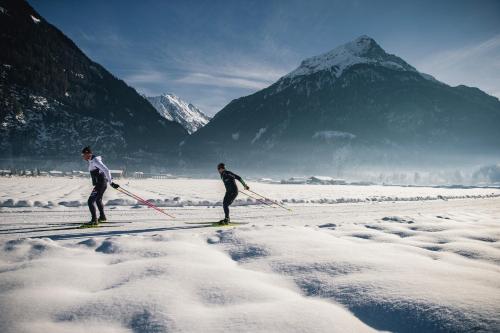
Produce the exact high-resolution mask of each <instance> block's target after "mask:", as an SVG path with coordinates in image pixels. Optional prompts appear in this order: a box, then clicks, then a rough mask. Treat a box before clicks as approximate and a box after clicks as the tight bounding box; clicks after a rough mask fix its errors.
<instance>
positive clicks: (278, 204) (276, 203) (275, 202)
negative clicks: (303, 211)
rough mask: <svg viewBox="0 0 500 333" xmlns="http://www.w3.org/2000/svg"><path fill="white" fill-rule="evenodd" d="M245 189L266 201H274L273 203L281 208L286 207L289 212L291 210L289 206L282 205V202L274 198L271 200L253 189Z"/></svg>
mask: <svg viewBox="0 0 500 333" xmlns="http://www.w3.org/2000/svg"><path fill="white" fill-rule="evenodd" d="M247 191H248V192H251V193H253V194H255V195H258V196H259V197H261V198H263V199H265V200H268V201H270V202H272V203H274V204H275V205H277V206H279V207H281V208H283V209H286V210H288V211H290V212H291V211H292V210H291V209H290V208H288V207H285V206H283V205H282V204H280V203H279V202H277V201H275V200H271V199H269V198H266V197H265V196H263V195H262V194H259V193H257V192H254V191H252V190H250V189H248V190H247Z"/></svg>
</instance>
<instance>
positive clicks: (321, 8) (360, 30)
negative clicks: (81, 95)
mask: <svg viewBox="0 0 500 333" xmlns="http://www.w3.org/2000/svg"><path fill="white" fill-rule="evenodd" d="M30 3H31V4H32V5H33V7H34V8H35V9H36V10H37V11H39V12H40V14H41V15H43V16H44V17H45V18H46V19H47V20H48V21H49V22H51V23H52V24H54V25H55V26H57V27H58V28H59V29H61V30H62V31H63V32H64V33H65V34H66V35H68V36H69V37H70V38H71V39H73V40H74V41H75V42H76V44H77V45H78V46H79V47H80V48H81V49H82V50H83V51H84V52H85V53H86V54H87V55H88V56H89V57H90V58H92V59H93V60H94V61H97V62H98V63H100V64H102V65H103V66H105V67H106V68H107V69H108V70H110V71H111V72H112V73H113V74H114V75H116V76H117V77H119V78H121V79H123V80H125V81H126V82H127V83H128V84H129V85H131V86H133V87H134V88H136V89H137V91H139V92H140V93H144V94H146V95H148V96H150V95H158V94H161V93H163V92H171V93H174V94H176V95H178V96H180V97H181V98H183V99H184V100H186V101H189V102H191V103H193V104H195V105H197V106H198V107H200V109H202V110H203V111H205V112H206V113H207V114H209V115H213V114H215V113H216V112H217V111H219V110H220V109H222V107H224V106H225V105H226V104H227V103H228V102H230V101H231V100H232V99H235V98H238V97H241V96H244V95H248V94H251V93H253V92H255V91H257V90H259V89H262V88H264V87H266V86H268V85H269V84H271V83H273V82H274V81H276V80H277V79H278V78H279V77H281V76H282V75H284V74H286V73H288V72H290V71H292V70H293V69H294V68H296V67H297V66H298V65H299V63H300V61H301V60H303V59H304V58H307V57H310V56H313V55H317V54H321V53H324V52H326V51H329V50H330V49H333V48H334V47H336V46H337V45H339V44H342V43H345V42H348V41H350V40H352V39H354V38H356V37H358V36H360V35H363V34H366V35H369V36H370V37H372V38H374V39H375V40H376V41H377V42H378V43H379V44H380V45H381V46H382V47H383V48H384V49H385V50H386V51H387V52H389V53H394V54H396V55H398V56H400V57H402V58H403V59H405V60H406V61H407V62H409V63H410V64H412V65H413V66H415V67H416V68H417V69H419V70H420V71H422V72H426V73H429V74H432V75H433V76H435V77H436V78H437V79H438V80H441V81H444V82H446V83H448V84H451V85H458V84H466V85H470V86H476V87H479V88H480V89H482V90H484V91H486V92H488V93H490V94H493V95H495V96H497V97H500V74H499V73H500V1H498V0H475V1H474V0H470V1H461V0H450V1H444V0H442V1H439V0H433V1H428V0H419V1H403V0H399V1H389V0H352V1H335V0H308V1H306V0H302V1H296V0H280V1H276V0H268V1H265V0H255V1H254V0H246V1H237V0H233V1H230V0H227V1H222V0H211V1H195V0H183V1H180V0H179V1H166V0H164V1H160V0H157V1H153V0H142V1H125V0H120V1H118V0H106V1H102V0H85V1H81V0H65V1H60V0H30Z"/></svg>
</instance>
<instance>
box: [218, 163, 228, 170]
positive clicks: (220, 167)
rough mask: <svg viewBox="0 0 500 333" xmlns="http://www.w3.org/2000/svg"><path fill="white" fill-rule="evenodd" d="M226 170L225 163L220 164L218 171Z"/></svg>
mask: <svg viewBox="0 0 500 333" xmlns="http://www.w3.org/2000/svg"><path fill="white" fill-rule="evenodd" d="M225 168H226V166H225V165H224V163H219V164H218V165H217V170H219V169H225Z"/></svg>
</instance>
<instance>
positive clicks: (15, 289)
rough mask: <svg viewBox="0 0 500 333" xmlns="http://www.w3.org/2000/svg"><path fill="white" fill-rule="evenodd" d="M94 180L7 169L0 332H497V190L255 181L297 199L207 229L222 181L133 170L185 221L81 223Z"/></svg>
mask: <svg viewBox="0 0 500 333" xmlns="http://www.w3.org/2000/svg"><path fill="white" fill-rule="evenodd" d="M88 182H89V181H88V180H87V179H67V178H43V177H40V178H1V179H0V187H1V189H2V191H1V192H0V196H1V197H0V203H2V206H3V207H1V208H0V332H2V333H3V332H7V333H8V332H43V331H47V332H56V333H57V332H234V331H239V332H365V331H375V330H390V331H397V332H471V331H474V332H481V331H484V332H498V331H500V315H499V313H500V224H499V221H500V198H499V197H498V195H500V191H499V190H496V189H443V188H408V187H382V186H314V185H269V184H258V183H250V186H251V187H252V188H253V189H255V190H256V191H257V192H262V193H264V194H267V195H269V196H271V197H273V198H275V199H279V200H284V199H286V200H288V201H292V199H293V201H294V203H290V204H289V207H291V208H292V211H291V212H289V211H286V210H283V209H279V208H271V207H268V206H264V205H258V204H256V203H255V202H250V203H251V204H249V203H248V202H240V203H241V205H240V206H237V207H234V208H233V209H232V217H233V220H236V221H241V222H248V224H245V225H241V226H238V227H224V228H214V227H210V226H208V225H204V224H192V223H194V222H209V221H215V220H217V219H218V218H220V217H221V211H222V209H221V207H219V206H218V205H217V203H218V201H219V200H220V198H221V196H222V195H223V187H222V184H221V182H220V181H217V180H192V179H191V180H189V179H178V180H130V181H129V180H125V181H122V182H120V183H121V184H123V185H128V187H127V188H128V189H129V190H131V191H135V192H137V194H139V195H142V196H144V197H145V198H147V199H155V200H156V201H155V202H157V203H163V206H166V207H164V208H165V209H167V210H168V211H169V212H171V213H172V214H174V215H175V216H176V219H168V218H164V216H163V215H161V214H157V212H155V211H154V210H151V209H148V208H145V207H144V206H136V205H134V204H135V202H125V201H120V200H117V199H125V197H122V196H121V194H120V193H118V192H116V191H114V190H113V189H108V191H107V192H106V195H105V200H104V201H105V202H108V201H109V202H110V205H108V206H107V207H106V209H107V212H108V219H109V220H110V222H109V223H108V224H107V225H103V227H102V228H99V229H84V230H81V229H74V227H75V226H77V225H79V224H80V223H81V222H82V221H86V220H87V219H88V212H87V209H86V207H85V206H82V204H85V201H86V198H87V195H88V192H89V191H90V185H89V183H88ZM241 198H243V195H242V196H241ZM423 198H427V199H431V200H422V199H423ZM452 198H456V199H452ZM458 198H461V199H458ZM113 200H114V201H113ZM311 201H314V202H311ZM342 201H344V202H342ZM6 202H7V204H6ZM37 202H38V203H37ZM49 202H52V205H49ZM172 202H176V203H177V204H175V205H174V204H172ZM203 202H205V204H203ZM60 203H62V204H60ZM115 203H120V204H119V205H115ZM111 204H113V205H111ZM7 206H13V207H7ZM169 206H170V207H169ZM172 206H175V207H172Z"/></svg>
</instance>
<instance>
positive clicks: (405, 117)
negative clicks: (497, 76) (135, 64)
mask: <svg viewBox="0 0 500 333" xmlns="http://www.w3.org/2000/svg"><path fill="white" fill-rule="evenodd" d="M499 128H500V101H499V100H498V99H497V98H495V97H492V96H489V95H487V94H486V93H484V92H482V91H481V90H479V89H477V88H470V87H466V86H457V87H450V86H448V85H446V84H444V83H442V82H439V81H437V80H436V79H434V78H433V77H432V76H430V75H427V74H424V73H420V72H419V71H417V70H416V69H415V68H414V67H413V66H411V65H409V64H408V63H407V62H405V61H404V60H403V59H401V58H399V57H397V56H395V55H392V54H388V53H387V52H385V51H384V50H383V49H382V48H381V47H380V45H378V44H377V42H376V41H375V40H373V39H372V38H370V37H368V36H361V37H359V38H357V39H355V40H354V41H352V42H349V43H347V44H344V45H342V46H339V47H337V48H335V49H333V50H332V51H330V52H327V53H325V54H323V55H320V56H315V57H312V58H309V59H306V60H304V61H303V62H302V63H301V64H300V66H299V67H298V68H297V69H295V70H293V71H292V72H290V73H289V74H287V75H285V76H283V77H282V78H280V79H279V80H278V81H277V82H276V83H274V84H272V85H271V86H269V87H267V88H265V89H263V90H260V91H258V92H256V93H254V94H252V95H250V96H246V97H242V98H239V99H236V100H233V101H232V102H230V103H229V104H228V105H227V106H226V107H224V108H223V109H222V110H221V111H220V112H218V113H217V114H216V115H215V116H214V117H213V119H212V120H211V121H210V123H208V124H207V125H206V126H205V127H203V128H201V129H200V130H199V131H197V132H196V133H194V134H193V135H192V136H190V137H189V138H188V139H186V141H185V143H184V145H183V146H182V156H183V157H184V158H185V159H192V158H196V157H197V156H199V158H200V160H207V161H209V163H215V162H217V161H219V160H221V161H227V162H234V163H236V164H238V165H244V166H248V165H251V164H252V163H253V164H256V165H261V166H270V165H278V166H281V167H286V168H295V167H299V168H300V167H309V166H318V165H321V166H323V167H325V168H328V167H334V168H340V167H342V166H343V165H349V164H351V165H376V164H384V163H388V164H389V165H390V164H391V163H394V162H395V161H396V162H398V163H400V162H402V161H404V162H409V161H411V160H413V161H415V162H418V163H420V162H422V161H423V160H425V159H427V158H428V157H430V156H433V157H437V158H446V156H451V155H457V156H461V157H463V159H468V158H470V156H472V155H474V154H480V153H481V154H482V153H491V152H494V153H495V154H497V155H496V156H499V155H498V153H499V150H500V148H499V147H500V131H499V130H498V129H499ZM249 163H250V164H249Z"/></svg>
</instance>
